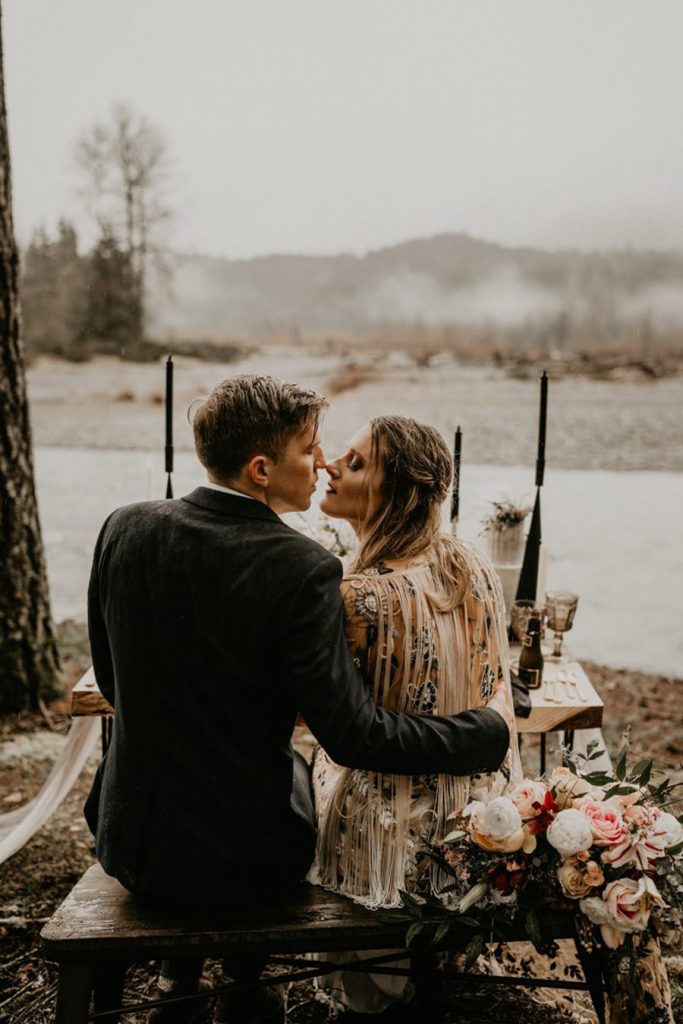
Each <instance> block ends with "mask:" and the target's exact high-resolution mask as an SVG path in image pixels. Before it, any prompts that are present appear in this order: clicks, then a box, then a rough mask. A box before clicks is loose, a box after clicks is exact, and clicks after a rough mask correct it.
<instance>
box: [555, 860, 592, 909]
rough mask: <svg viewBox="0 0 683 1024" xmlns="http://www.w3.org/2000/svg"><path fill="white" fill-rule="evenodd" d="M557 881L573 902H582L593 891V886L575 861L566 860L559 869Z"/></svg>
mask: <svg viewBox="0 0 683 1024" xmlns="http://www.w3.org/2000/svg"><path fill="white" fill-rule="evenodd" d="M557 879H558V881H559V883H560V885H561V886H562V892H563V893H564V894H565V896H568V897H569V898H570V899H572V900H580V899H581V897H582V896H585V895H586V894H587V893H588V892H589V890H590V889H591V884H590V882H589V881H588V879H587V878H586V875H585V874H584V873H583V871H582V870H581V868H580V867H579V865H578V864H577V863H576V862H575V861H573V860H566V861H565V862H564V863H563V864H561V865H560V867H559V868H558V869H557Z"/></svg>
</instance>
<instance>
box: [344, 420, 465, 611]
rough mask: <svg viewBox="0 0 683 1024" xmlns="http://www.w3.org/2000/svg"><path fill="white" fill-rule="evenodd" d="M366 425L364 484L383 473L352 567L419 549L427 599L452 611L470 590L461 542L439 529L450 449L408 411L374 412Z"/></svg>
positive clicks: (450, 472)
mask: <svg viewBox="0 0 683 1024" xmlns="http://www.w3.org/2000/svg"><path fill="white" fill-rule="evenodd" d="M370 428H371V436H372V445H371V456H370V466H369V469H368V488H370V487H371V483H372V477H373V475H374V474H375V473H376V472H377V470H378V468H379V467H380V466H381V467H382V469H383V470H384V478H383V480H382V485H381V488H380V499H379V501H378V502H377V503H376V506H375V508H374V509H371V510H369V512H368V515H367V518H366V519H365V521H364V522H362V523H361V529H360V547H359V549H358V552H357V554H356V557H355V560H354V564H353V571H354V572H361V571H362V570H364V569H369V568H371V567H372V566H377V565H378V564H379V563H381V562H383V561H385V560H386V559H396V558H412V557H415V556H416V555H420V554H422V553H424V554H425V557H426V558H427V559H428V560H429V561H430V563H431V565H432V571H433V575H434V577H435V580H436V583H437V589H436V591H435V592H434V593H431V594H430V595H429V600H430V602H431V604H432V605H433V607H434V608H435V609H437V610H438V611H444V612H447V611H451V610H452V609H453V608H457V607H458V605H459V604H461V603H462V602H463V601H464V599H465V597H466V596H467V593H468V589H469V572H468V571H467V563H466V560H465V555H464V552H463V550H462V547H461V545H460V544H459V542H458V541H457V540H455V538H454V537H450V536H448V535H447V534H444V533H443V532H442V530H441V506H442V504H443V502H444V500H445V498H446V495H447V494H448V488H449V487H450V485H451V480H452V478H453V460H452V458H451V454H450V452H449V450H448V448H447V446H446V443H445V441H444V439H443V438H442V436H441V434H440V433H439V432H438V430H435V429H434V427H430V426H429V425H428V424H426V423H418V421H417V420H414V419H411V418H410V417H407V416H378V417H376V418H375V419H372V420H371V421H370Z"/></svg>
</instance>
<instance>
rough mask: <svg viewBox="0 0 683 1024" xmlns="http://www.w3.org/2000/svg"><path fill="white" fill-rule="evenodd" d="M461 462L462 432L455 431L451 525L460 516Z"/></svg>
mask: <svg viewBox="0 0 683 1024" xmlns="http://www.w3.org/2000/svg"><path fill="white" fill-rule="evenodd" d="M461 461H462V430H461V429H460V427H458V428H457V429H456V431H455V442H454V445H453V496H452V498H451V524H453V523H455V522H456V521H457V519H458V516H459V514H460V463H461Z"/></svg>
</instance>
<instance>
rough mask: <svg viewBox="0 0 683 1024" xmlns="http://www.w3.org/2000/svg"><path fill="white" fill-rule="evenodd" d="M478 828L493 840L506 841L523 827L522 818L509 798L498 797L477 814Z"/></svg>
mask: <svg viewBox="0 0 683 1024" xmlns="http://www.w3.org/2000/svg"><path fill="white" fill-rule="evenodd" d="M477 827H478V830H479V831H480V832H483V833H484V835H485V836H490V837H491V839H506V838H507V837H508V836H511V835H512V834H513V833H514V832H518V831H519V829H520V828H521V827H522V817H521V815H520V813H519V811H518V810H517V808H516V807H515V805H514V804H513V802H512V800H510V798H509V797H507V796H497V797H496V798H495V800H491V802H490V803H488V804H487V805H486V807H485V808H484V810H483V811H479V812H478V813H477Z"/></svg>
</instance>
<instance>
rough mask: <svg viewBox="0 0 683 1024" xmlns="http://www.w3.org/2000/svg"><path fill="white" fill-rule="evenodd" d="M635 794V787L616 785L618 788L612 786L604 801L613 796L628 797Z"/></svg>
mask: <svg viewBox="0 0 683 1024" xmlns="http://www.w3.org/2000/svg"><path fill="white" fill-rule="evenodd" d="M633 792H634V788H633V786H628V785H626V786H619V785H616V786H612V788H611V789H608V790H607V791H606V793H605V796H604V797H603V799H604V800H609V798H610V797H611V796H628V795H629V793H633Z"/></svg>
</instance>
